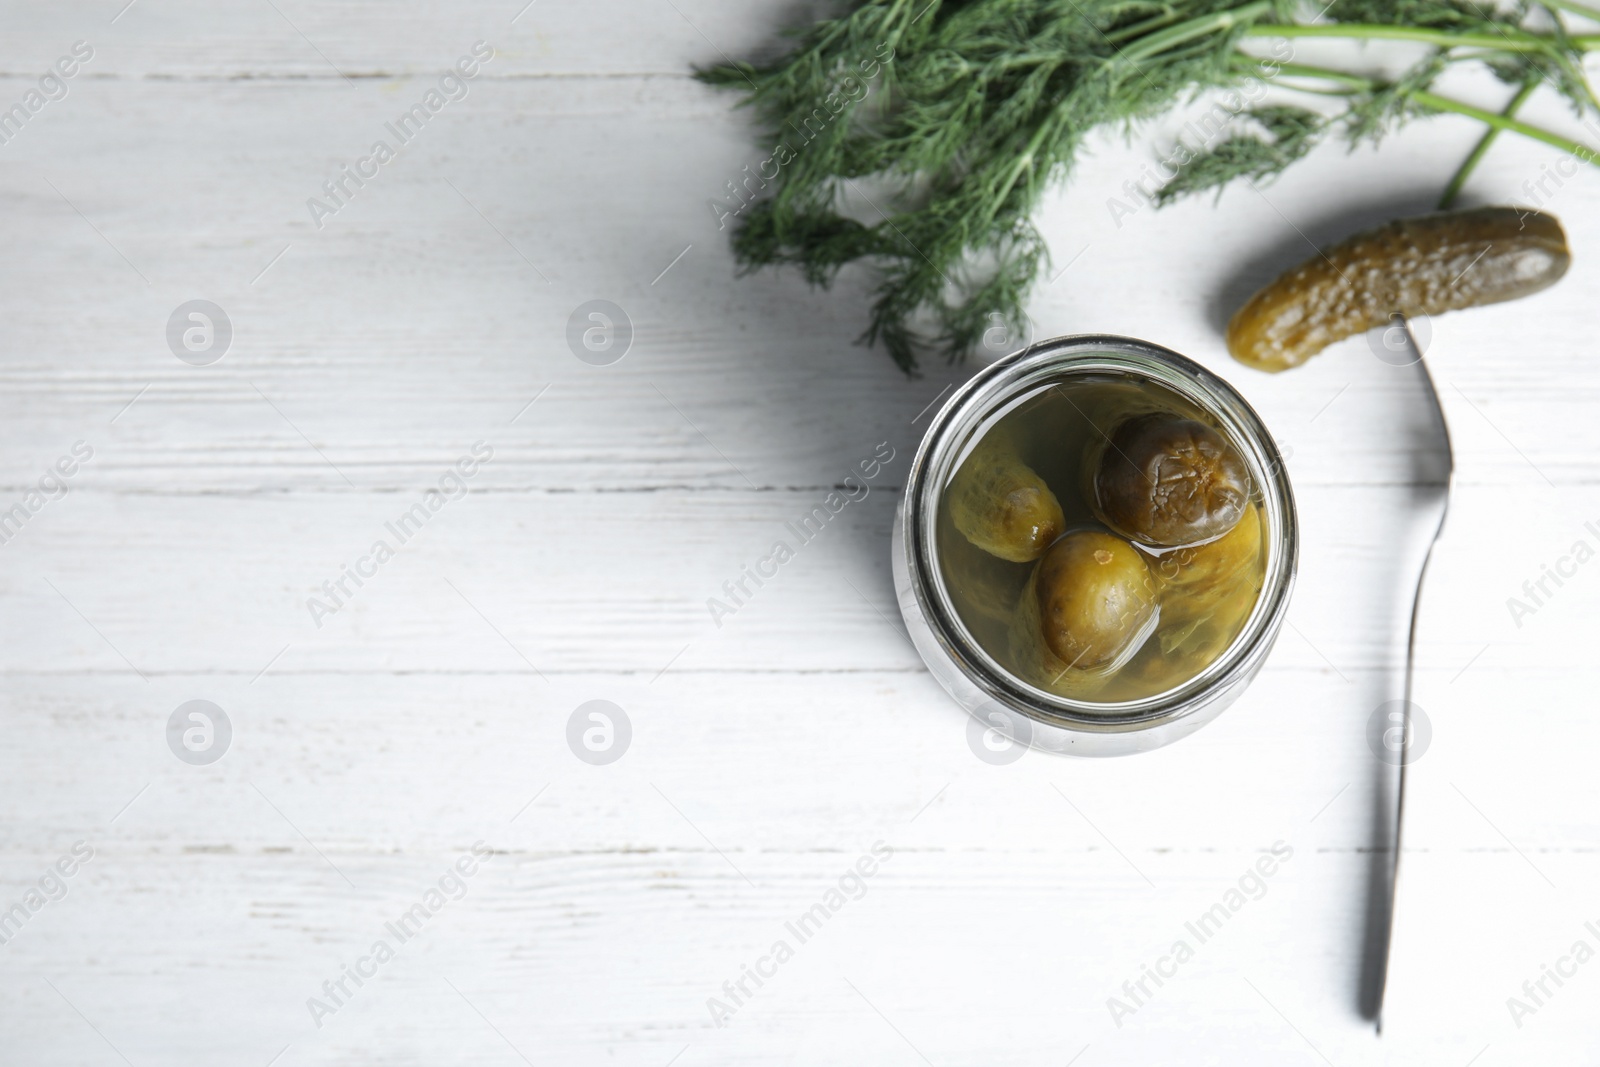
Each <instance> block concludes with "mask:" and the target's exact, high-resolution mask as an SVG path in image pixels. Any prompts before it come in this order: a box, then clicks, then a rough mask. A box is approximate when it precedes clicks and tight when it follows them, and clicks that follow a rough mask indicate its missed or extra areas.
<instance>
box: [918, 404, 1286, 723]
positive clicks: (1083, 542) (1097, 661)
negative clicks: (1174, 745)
mask: <svg viewBox="0 0 1600 1067" xmlns="http://www.w3.org/2000/svg"><path fill="white" fill-rule="evenodd" d="M937 522H938V525H937V533H938V536H937V538H936V546H937V555H938V558H939V566H940V569H941V572H942V575H943V578H944V582H945V588H946V589H947V591H948V593H949V595H950V600H951V603H952V605H953V606H954V608H955V610H956V614H957V615H958V616H959V618H960V621H961V623H962V624H963V625H964V626H965V627H966V629H967V631H968V632H969V633H970V635H971V636H972V638H973V640H974V641H976V642H977V644H978V645H979V647H981V648H982V649H983V650H984V651H985V652H987V653H988V654H989V656H990V657H992V658H993V659H994V660H995V662H996V663H997V664H998V665H999V666H1000V667H1002V668H1003V669H1004V670H1006V671H1008V672H1010V673H1011V674H1013V675H1014V676H1016V677H1017V678H1018V679H1020V680H1021V681H1023V682H1025V683H1027V684H1028V685H1031V686H1034V687H1036V688H1039V689H1043V690H1045V691H1047V692H1050V693H1054V694H1056V695H1058V696H1061V697H1064V698H1069V699H1072V700H1074V701H1078V702H1082V703H1085V704H1114V703H1120V702H1125V701H1131V700H1139V699H1143V698H1145V697H1150V696H1154V695H1157V694H1159V693H1162V692H1165V691H1167V690H1169V689H1172V688H1174V687H1176V686H1180V685H1182V684H1184V683H1185V682H1187V681H1188V680H1189V679H1191V678H1193V677H1195V676H1196V675H1197V674H1199V673H1201V672H1202V671H1204V670H1205V669H1206V668H1207V667H1208V666H1210V664H1212V663H1214V662H1215V661H1216V660H1217V659H1218V658H1220V657H1222V656H1223V655H1225V654H1226V653H1227V652H1228V650H1229V648H1230V647H1231V646H1232V645H1233V643H1234V642H1235V640H1236V639H1237V638H1238V636H1239V635H1240V633H1241V632H1242V631H1243V629H1244V627H1245V625H1246V623H1247V622H1248V620H1249V619H1250V617H1251V614H1252V611H1253V609H1254V606H1255V603H1256V600H1257V599H1258V597H1259V594H1260V589H1261V586H1262V584H1263V580H1264V576H1265V573H1266V565H1267V557H1268V549H1267V543H1268V535H1269V533H1270V531H1269V530H1268V529H1267V515H1266V512H1265V511H1264V510H1263V507H1262V497H1261V489H1260V487H1259V486H1257V485H1255V484H1254V482H1253V480H1252V477H1251V474H1250V469H1249V468H1248V466H1247V465H1246V463H1245V460H1244V456H1243V453H1242V452H1241V450H1240V449H1239V448H1238V447H1237V445H1236V444H1235V443H1234V441H1233V440H1232V439H1231V437H1230V436H1229V434H1228V432H1227V431H1226V430H1225V429H1224V427H1223V426H1221V425H1220V424H1218V423H1217V421H1216V420H1215V419H1214V418H1212V417H1211V416H1209V415H1208V413H1207V412H1205V411H1203V410H1201V409H1199V408H1198V407H1197V406H1196V405H1195V404H1193V403H1191V402H1190V401H1188V400H1187V399H1185V398H1184V397H1182V396H1180V395H1179V394H1177V393H1175V392H1173V391H1172V390H1170V389H1168V388H1167V387H1165V386H1162V385H1159V384H1157V383H1154V382H1151V381H1148V380H1145V379H1139V378H1134V377H1133V376H1131V375H1126V376H1124V375H1114V374H1106V373H1097V374H1095V375H1093V376H1092V377H1091V376H1084V377H1083V378H1081V379H1073V378H1067V379H1065V380H1062V381H1058V382H1055V383H1053V384H1051V385H1049V386H1047V387H1041V388H1039V389H1038V390H1037V391H1036V392H1034V393H1032V394H1030V395H1028V396H1027V397H1025V398H1023V399H1021V400H1020V401H1019V402H1013V403H1012V404H1011V406H1010V407H1009V408H1008V409H1007V410H1006V411H1005V413H1004V414H1002V415H1001V416H1000V417H999V418H998V419H996V420H995V421H994V422H993V423H992V424H991V425H990V426H988V427H987V430H986V432H985V433H984V435H983V437H982V438H981V439H980V440H979V441H978V442H977V444H976V445H975V446H974V447H973V448H972V449H971V451H970V453H969V455H968V456H967V457H966V459H965V460H964V461H963V462H962V464H961V465H960V466H959V467H958V468H957V471H956V473H955V475H954V476H953V477H952V478H951V479H950V481H949V482H948V483H947V485H946V487H945V491H944V494H943V497H942V499H941V501H940V508H939V516H938V519H937Z"/></svg>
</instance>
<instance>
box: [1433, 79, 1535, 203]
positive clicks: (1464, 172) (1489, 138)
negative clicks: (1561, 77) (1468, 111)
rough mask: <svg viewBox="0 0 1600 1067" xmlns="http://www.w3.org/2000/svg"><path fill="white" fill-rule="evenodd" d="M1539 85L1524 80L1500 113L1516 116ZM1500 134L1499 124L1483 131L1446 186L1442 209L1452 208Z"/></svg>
mask: <svg viewBox="0 0 1600 1067" xmlns="http://www.w3.org/2000/svg"><path fill="white" fill-rule="evenodd" d="M1538 87H1539V79H1538V78H1529V79H1528V80H1527V81H1525V82H1523V83H1522V88H1520V89H1518V90H1517V95H1515V96H1513V97H1512V98H1511V102H1510V103H1509V104H1507V105H1506V106H1505V109H1504V110H1503V111H1501V112H1500V114H1502V115H1504V116H1505V117H1506V118H1513V117H1515V116H1516V114H1517V112H1518V111H1519V110H1520V109H1521V108H1522V105H1523V104H1524V103H1526V102H1527V100H1528V97H1530V96H1532V95H1533V91H1534V90H1535V89H1537V88H1538ZM1499 136H1500V128H1499V127H1498V126H1490V127H1489V128H1488V129H1487V130H1484V131H1483V136H1482V137H1480V138H1479V139H1478V143H1477V144H1476V145H1475V146H1473V149H1472V153H1471V154H1470V155H1468V156H1467V158H1466V159H1465V160H1463V161H1462V163H1461V166H1460V168H1459V169H1458V170H1457V171H1456V172H1455V175H1454V176H1453V177H1451V179H1450V184H1449V185H1447V186H1445V188H1444V195H1443V196H1441V197H1440V198H1439V210H1440V211H1448V210H1450V206H1451V205H1452V204H1454V203H1455V202H1456V197H1458V196H1460V195H1461V188H1462V186H1464V185H1466V184H1467V177H1468V176H1469V175H1470V174H1471V173H1472V172H1473V171H1474V170H1476V169H1477V167H1478V164H1479V163H1480V162H1481V161H1482V160H1483V157H1484V156H1485V155H1486V154H1487V153H1488V151H1489V146H1490V145H1492V144H1494V142H1495V138H1497V137H1499Z"/></svg>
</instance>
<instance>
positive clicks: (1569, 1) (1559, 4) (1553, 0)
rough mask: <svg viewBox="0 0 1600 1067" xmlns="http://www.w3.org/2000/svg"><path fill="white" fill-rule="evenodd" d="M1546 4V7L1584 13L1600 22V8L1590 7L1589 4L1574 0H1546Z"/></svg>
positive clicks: (1587, 17)
mask: <svg viewBox="0 0 1600 1067" xmlns="http://www.w3.org/2000/svg"><path fill="white" fill-rule="evenodd" d="M1544 4H1545V6H1546V7H1554V8H1559V9H1561V10H1562V11H1568V12H1571V13H1572V14H1574V15H1582V16H1583V17H1584V18H1586V19H1592V20H1594V21H1595V22H1600V10H1596V9H1595V8H1592V7H1590V6H1589V5H1588V4H1579V3H1575V2H1574V0H1544Z"/></svg>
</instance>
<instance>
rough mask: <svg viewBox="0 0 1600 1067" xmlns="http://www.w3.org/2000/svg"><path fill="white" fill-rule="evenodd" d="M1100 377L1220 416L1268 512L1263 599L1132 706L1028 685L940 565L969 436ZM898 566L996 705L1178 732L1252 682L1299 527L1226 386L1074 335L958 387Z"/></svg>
mask: <svg viewBox="0 0 1600 1067" xmlns="http://www.w3.org/2000/svg"><path fill="white" fill-rule="evenodd" d="M1096 370H1103V371H1109V372H1115V373H1121V374H1130V373H1131V374H1132V375H1133V376H1135V377H1138V378H1141V379H1143V380H1146V381H1151V382H1154V383H1155V384H1158V385H1160V386H1163V387H1165V388H1167V389H1169V390H1171V391H1172V392H1174V393H1177V394H1178V395H1179V396H1181V397H1182V398H1183V399H1185V400H1187V401H1188V402H1190V403H1192V404H1194V405H1195V406H1196V407H1198V408H1199V409H1200V410H1202V411H1204V412H1206V413H1207V414H1208V415H1210V416H1211V417H1213V418H1215V419H1216V420H1217V421H1218V422H1219V423H1221V424H1222V425H1223V426H1224V427H1225V428H1226V429H1227V430H1228V431H1229V436H1230V437H1231V438H1232V439H1233V441H1234V443H1235V445H1236V446H1237V447H1238V448H1239V450H1240V452H1241V454H1242V456H1243V458H1244V460H1245V463H1246V465H1247V466H1248V467H1249V469H1250V474H1251V477H1252V479H1253V480H1254V481H1255V482H1256V484H1257V485H1259V486H1260V487H1261V495H1262V504H1263V506H1264V508H1265V510H1266V519H1267V529H1268V557H1267V565H1266V570H1265V573H1264V575H1263V578H1262V585H1261V592H1260V594H1259V595H1258V596H1257V597H1256V603H1255V605H1254V606H1253V608H1252V609H1251V613H1250V616H1249V617H1248V618H1247V619H1246V621H1245V624H1244V626H1243V627H1241V628H1240V631H1239V633H1238V634H1237V635H1235V637H1234V639H1233V640H1232V641H1231V642H1230V643H1229V645H1228V647H1227V648H1226V649H1225V650H1224V651H1223V652H1222V654H1221V655H1219V656H1218V657H1216V659H1214V660H1213V661H1212V662H1211V663H1210V664H1208V665H1207V666H1206V667H1205V668H1203V669H1202V670H1201V671H1199V672H1198V673H1196V674H1195V675H1193V676H1192V677H1190V678H1189V679H1187V680H1185V681H1184V682H1182V683H1180V684H1178V685H1176V686H1174V687H1172V688H1170V689H1167V690H1163V691H1162V692H1159V693H1155V694H1152V695H1150V696H1147V697H1142V698H1140V699H1137V700H1129V701H1120V702H1114V703H1101V702H1096V701H1085V700H1074V699H1072V698H1069V697H1064V696H1060V695H1058V694H1055V693H1051V692H1048V691H1046V690H1044V689H1040V688H1038V687H1037V686H1034V685H1031V684H1029V683H1028V682H1026V681H1024V680H1023V679H1021V678H1019V677H1018V676H1017V675H1015V674H1013V673H1012V672H1011V671H1009V670H1008V669H1006V668H1005V667H1004V666H1002V665H1001V664H1000V663H999V662H998V660H996V659H995V657H994V656H993V655H992V654H990V653H989V652H988V651H987V650H986V649H984V648H983V647H982V645H981V644H980V643H979V642H978V641H977V640H976V639H975V638H974V637H973V635H972V633H971V631H970V630H969V629H968V627H967V625H966V623H965V622H964V621H963V620H962V619H961V616H960V613H959V611H957V609H956V608H955V605H954V602H953V600H952V599H951V596H950V592H949V589H948V588H947V586H946V583H945V578H944V572H943V568H942V567H941V566H940V565H939V561H938V559H937V556H936V546H937V536H938V535H937V530H936V524H937V517H938V505H939V496H940V493H941V491H942V490H943V488H944V486H945V485H946V484H947V483H948V480H949V477H950V476H951V475H952V474H953V473H954V469H955V463H956V461H957V460H958V459H959V458H960V457H961V456H962V455H963V454H964V453H965V451H966V450H967V446H968V445H969V444H970V443H973V442H974V440H975V436H976V431H978V430H980V429H987V426H986V424H987V423H989V422H991V421H992V419H993V418H994V417H995V416H996V415H997V413H999V412H1000V411H1002V410H1004V409H1005V408H1006V407H1007V406H1008V405H1011V404H1014V403H1015V402H1016V401H1017V400H1018V399H1020V398H1021V397H1023V396H1025V395H1028V394H1029V393H1031V392H1034V391H1036V389H1037V388H1038V387H1039V386H1040V385H1044V384H1047V383H1050V382H1053V381H1059V380H1060V379H1061V378H1062V377H1064V376H1066V375H1068V374H1077V373H1082V372H1092V371H1096ZM905 501H906V516H905V533H906V539H905V562H906V565H907V570H908V573H909V576H910V578H911V583H910V584H911V589H912V591H913V592H914V594H915V596H916V599H917V603H918V606H919V608H920V609H921V611H922V614H923V616H924V618H925V619H926V620H927V622H928V626H929V629H930V630H931V631H932V633H933V636H934V638H935V639H936V640H937V641H938V643H939V644H940V645H941V646H942V647H943V650H944V651H945V653H946V654H947V655H948V656H949V657H950V659H951V660H952V661H953V662H954V663H955V665H956V666H957V668H958V669H959V670H960V671H961V673H962V674H963V675H965V676H966V678H967V680H968V681H969V682H971V683H972V684H974V685H976V686H977V687H978V688H979V689H980V690H981V691H982V692H983V693H984V694H985V695H986V696H987V697H988V698H989V699H991V700H993V701H995V702H996V703H998V704H999V705H1001V706H1002V707H1005V708H1008V709H1011V710H1012V711H1015V712H1018V713H1020V714H1022V715H1025V716H1027V717H1028V718H1029V719H1032V720H1034V721H1036V722H1042V723H1045V724H1049V725H1053V726H1058V727H1062V728H1065V729H1068V730H1072V731H1077V732H1089V733H1124V732H1130V731H1138V730H1146V729H1150V728H1152V727H1156V726H1160V725H1163V724H1166V723H1171V722H1175V721H1177V720H1179V719H1181V718H1183V717H1185V716H1186V715H1187V714H1189V713H1190V712H1191V711H1193V710H1195V709H1197V708H1199V707H1201V706H1203V705H1205V704H1206V703H1207V702H1208V701H1209V700H1210V698H1212V697H1213V696H1214V695H1215V694H1217V693H1218V692H1220V691H1223V690H1226V689H1228V688H1229V687H1231V686H1232V685H1234V684H1236V683H1237V682H1238V681H1239V680H1240V679H1241V678H1245V679H1247V678H1249V677H1251V676H1252V675H1253V674H1254V673H1255V670H1256V668H1257V667H1258V666H1259V663H1260V660H1261V659H1262V658H1263V657H1265V655H1266V653H1267V651H1268V650H1269V649H1270V648H1271V646H1272V642H1273V641H1274V639H1275V638H1276V637H1277V634H1278V630H1279V629H1280V628H1281V626H1282V623H1283V618H1284V615H1285V613H1286V611H1287V608H1288V603H1289V596H1290V593H1291V591H1292V589H1293V585H1294V579H1295V571H1296V565H1297V562H1298V554H1299V553H1298V544H1299V527H1298V520H1297V515H1296V511H1295V504H1294V494H1293V490H1292V488H1291V487H1290V484H1289V478H1288V472H1287V471H1286V470H1285V467H1284V462H1283V457H1282V454H1281V453H1280V452H1279V450H1278V446H1277V443H1276V442H1275V441H1274V440H1273V438H1272V434H1271V433H1270V432H1269V431H1268V430H1267V428H1266V424H1265V423H1264V422H1263V421H1262V420H1261V417H1260V416H1259V415H1257V414H1256V412H1255V409H1254V408H1252V407H1251V406H1250V404H1249V403H1248V402H1247V401H1246V400H1245V399H1244V397H1243V396H1241V395H1240V394H1239V392H1238V391H1237V390H1236V389H1234V387H1233V386H1232V385H1230V384H1229V383H1228V382H1227V381H1226V380H1224V379H1223V378H1221V377H1219V376H1218V375H1216V374H1214V373H1213V372H1211V371H1210V370H1208V369H1206V368H1205V367H1204V366H1202V365H1201V364H1199V363H1196V362H1195V361H1193V360H1191V359H1189V358H1188V357H1186V356H1183V355H1180V354H1179V353H1177V352H1174V351H1172V350H1171V349H1167V348H1163V347H1162V346H1160V345H1156V344H1152V343H1150V342H1148V341H1142V340H1139V339H1137V338H1132V337H1122V336H1117V335H1112V334H1073V335H1069V336H1064V337H1056V338H1050V339H1047V340H1043V341H1038V342H1035V343H1034V344H1031V345H1029V346H1028V347H1026V348H1023V349H1020V350H1019V351H1017V352H1014V353H1012V354H1011V355H1009V356H1006V357H1004V358H1002V359H1000V360H998V361H996V362H994V363H992V364H990V365H989V366H987V367H985V368H984V369H983V370H981V371H979V372H978V373H977V374H975V375H973V376H972V378H970V379H968V381H967V382H966V383H965V384H964V385H962V386H961V387H960V388H959V389H957V390H956V391H955V393H954V394H953V395H952V396H951V397H950V398H949V399H948V400H947V401H945V403H944V404H943V405H942V406H941V407H940V409H939V411H938V412H937V413H936V414H935V415H934V417H933V419H932V420H931V422H930V423H929V426H928V429H927V431H926V432H925V433H924V435H923V438H922V442H921V444H920V445H919V446H918V448H917V452H916V456H915V457H914V458H913V460H912V463H911V469H910V472H909V474H908V477H907V482H906V494H905Z"/></svg>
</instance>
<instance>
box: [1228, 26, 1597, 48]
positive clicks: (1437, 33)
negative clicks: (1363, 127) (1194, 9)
mask: <svg viewBox="0 0 1600 1067" xmlns="http://www.w3.org/2000/svg"><path fill="white" fill-rule="evenodd" d="M1245 36H1247V37H1336V38H1349V39H1353V40H1368V41H1410V42H1413V43H1415V44H1430V45H1437V46H1438V47H1440V48H1488V49H1491V50H1494V51H1498V52H1549V51H1550V50H1551V49H1552V48H1553V47H1556V46H1557V41H1556V39H1555V38H1554V37H1549V36H1546V35H1544V34H1538V33H1529V32H1528V31H1526V30H1507V31H1504V32H1502V33H1454V32H1451V31H1450V30H1435V29H1430V28H1428V27H1426V26H1386V25H1384V24H1382V23H1371V22H1330V23H1319V24H1317V25H1315V26H1300V25H1295V24H1292V23H1270V24H1258V25H1254V26H1251V27H1250V28H1249V29H1247V30H1245ZM1567 39H1568V40H1569V41H1571V42H1572V43H1573V44H1575V45H1577V46H1578V47H1580V48H1583V49H1584V50H1586V51H1587V50H1589V49H1592V48H1594V47H1595V46H1596V45H1597V44H1600V36H1596V35H1592V34H1591V35H1586V36H1581V37H1569V38H1567Z"/></svg>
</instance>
